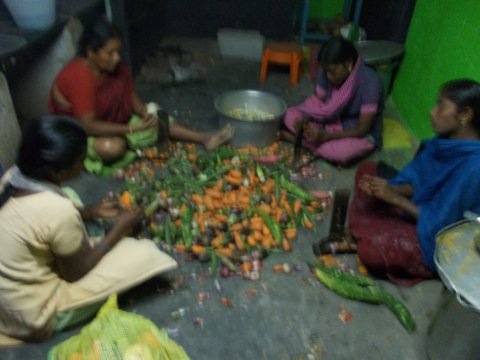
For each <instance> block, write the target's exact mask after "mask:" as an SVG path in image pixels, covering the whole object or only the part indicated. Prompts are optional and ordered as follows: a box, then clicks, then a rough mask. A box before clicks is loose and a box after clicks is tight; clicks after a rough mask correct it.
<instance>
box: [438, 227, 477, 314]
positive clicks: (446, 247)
mask: <svg viewBox="0 0 480 360" xmlns="http://www.w3.org/2000/svg"><path fill="white" fill-rule="evenodd" d="M478 234H480V224H478V223H477V222H474V221H469V220H463V221H460V222H457V223H455V224H452V225H450V226H448V227H446V228H444V229H442V230H441V231H440V232H439V233H438V234H437V237H436V242H437V245H436V251H435V264H436V265H437V269H438V274H439V275H440V278H441V279H442V280H443V282H444V283H445V285H446V286H447V287H448V288H449V289H450V290H451V291H453V292H454V293H456V294H457V298H458V300H459V302H460V303H462V305H464V306H466V307H469V308H472V309H473V310H476V311H480V276H479V275H480V254H479V253H478V252H477V250H476V249H475V244H474V239H475V236H476V235H478Z"/></svg>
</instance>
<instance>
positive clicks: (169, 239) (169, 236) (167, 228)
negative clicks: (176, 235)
mask: <svg viewBox="0 0 480 360" xmlns="http://www.w3.org/2000/svg"><path fill="white" fill-rule="evenodd" d="M170 226H171V221H170V217H169V216H167V217H166V218H165V229H164V232H165V242H166V243H167V245H168V247H169V248H171V247H172V233H171V231H170V230H171V229H170Z"/></svg>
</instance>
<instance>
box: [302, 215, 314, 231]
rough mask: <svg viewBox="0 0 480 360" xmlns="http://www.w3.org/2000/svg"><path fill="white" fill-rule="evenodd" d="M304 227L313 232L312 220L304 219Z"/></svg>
mask: <svg viewBox="0 0 480 360" xmlns="http://www.w3.org/2000/svg"><path fill="white" fill-rule="evenodd" d="M303 226H305V228H306V229H308V230H313V222H311V221H310V219H307V218H304V219H303Z"/></svg>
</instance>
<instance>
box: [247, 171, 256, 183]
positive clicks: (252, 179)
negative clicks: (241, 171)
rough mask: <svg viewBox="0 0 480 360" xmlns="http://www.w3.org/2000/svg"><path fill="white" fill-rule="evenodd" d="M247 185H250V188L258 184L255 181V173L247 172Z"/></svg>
mask: <svg viewBox="0 0 480 360" xmlns="http://www.w3.org/2000/svg"><path fill="white" fill-rule="evenodd" d="M247 175H248V183H249V184H250V186H254V185H255V184H257V183H258V181H257V180H258V179H257V175H256V174H255V171H253V170H250V169H249V170H248V173H247Z"/></svg>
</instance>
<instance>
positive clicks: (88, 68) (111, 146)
mask: <svg viewBox="0 0 480 360" xmlns="http://www.w3.org/2000/svg"><path fill="white" fill-rule="evenodd" d="M120 49H121V39H120V33H119V31H118V30H117V28H116V27H115V26H113V25H112V24H110V23H109V22H107V21H105V20H101V21H99V22H97V23H96V24H95V25H94V26H93V27H92V28H91V29H85V31H84V33H83V35H82V38H81V40H80V44H79V53H78V56H77V57H76V58H74V59H73V60H72V61H70V62H69V63H68V64H67V65H65V67H64V68H63V69H62V70H61V72H60V73H59V74H58V76H57V78H56V79H55V81H54V84H53V86H52V89H51V92H50V99H49V110H50V112H51V113H53V114H63V115H69V116H73V117H74V118H76V119H77V120H78V121H80V122H81V123H82V125H83V126H84V128H85V130H86V131H87V134H88V135H89V136H90V137H93V142H92V141H90V142H89V144H90V145H92V147H93V149H94V150H95V152H96V153H97V155H98V156H99V157H100V158H101V159H102V160H103V161H104V162H114V161H116V160H118V159H120V158H122V156H123V155H124V154H125V153H126V151H127V150H128V142H127V138H126V137H127V135H129V134H131V133H135V132H138V131H142V130H147V129H154V128H155V127H157V124H158V121H157V118H156V117H157V115H156V110H155V109H152V110H150V109H148V107H147V105H146V104H145V103H144V102H143V101H142V100H141V99H140V98H139V96H138V94H137V93H136V91H135V86H134V84H133V79H132V77H131V74H130V72H129V70H128V68H127V67H126V65H125V64H124V63H122V62H121V57H120ZM149 110H150V111H149ZM132 115H137V116H139V117H140V121H138V119H137V122H135V123H134V124H133V122H132V121H131V117H132ZM168 135H169V136H170V137H171V138H174V139H175V140H181V141H189V142H195V143H199V144H202V145H204V146H205V147H206V148H207V149H213V148H215V147H217V146H218V145H220V144H222V143H224V142H226V141H228V140H229V139H230V138H231V137H232V135H233V128H232V126H231V125H227V126H225V127H224V128H222V129H220V130H218V131H216V132H212V133H200V132H197V131H194V130H191V129H188V128H186V127H184V126H182V125H180V124H178V123H175V122H173V123H172V124H170V126H169V133H168Z"/></svg>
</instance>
